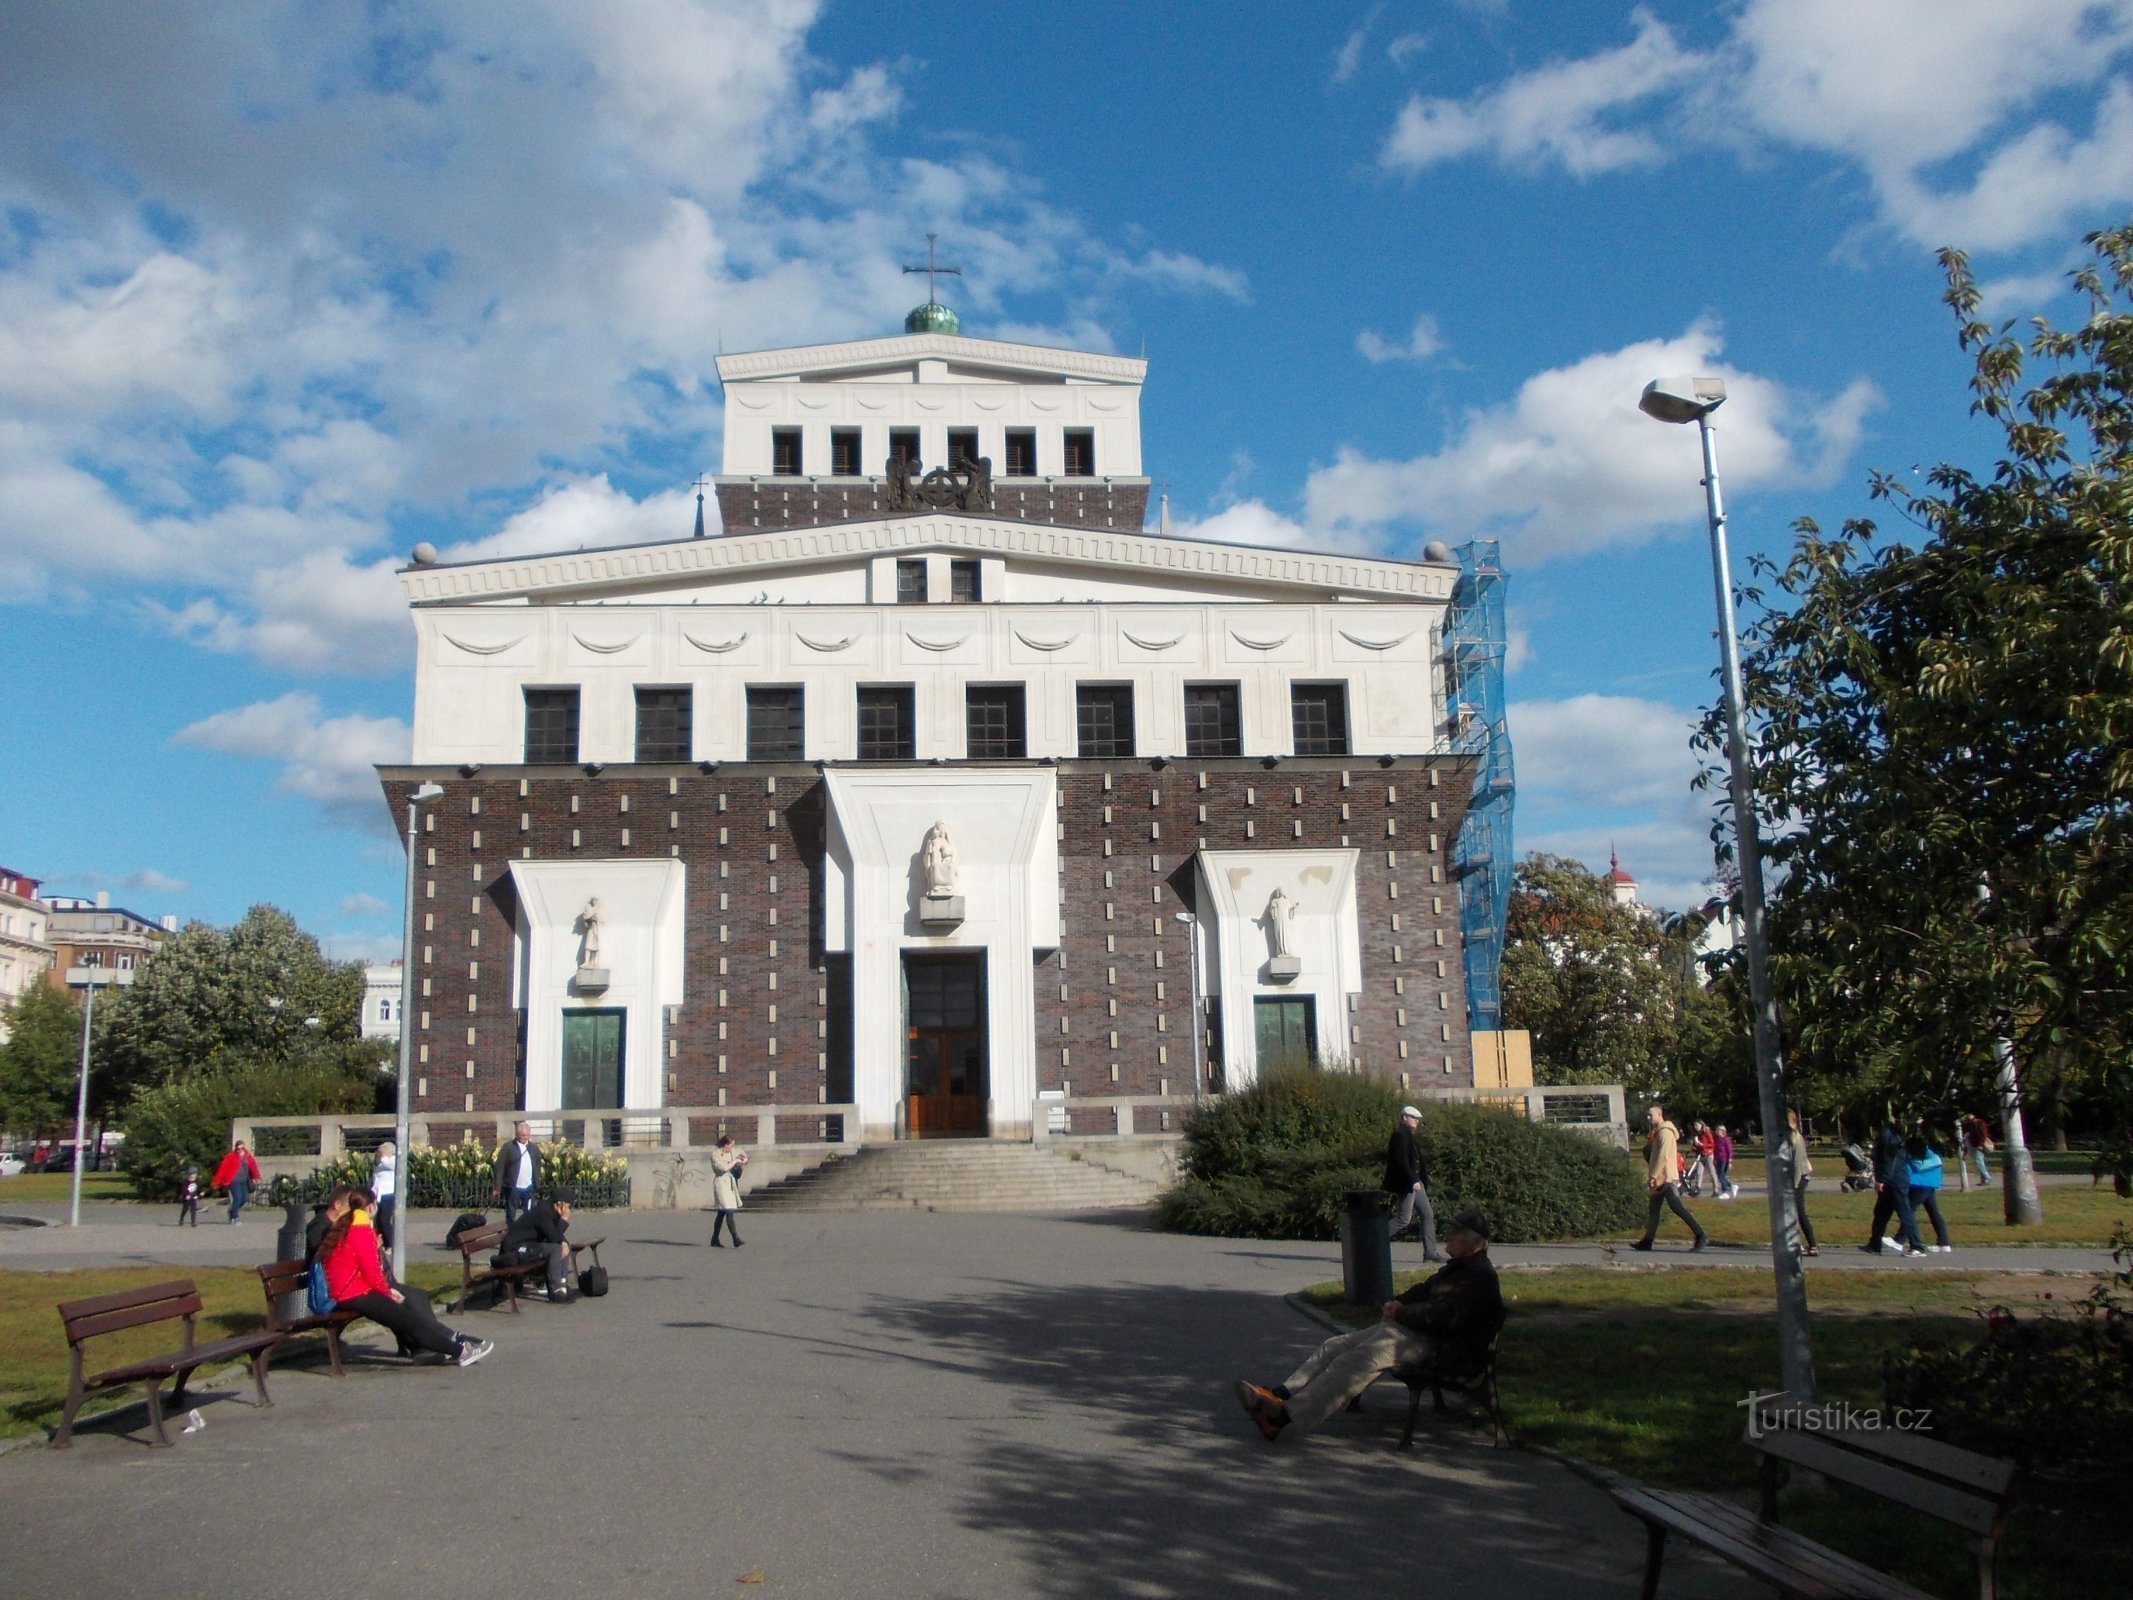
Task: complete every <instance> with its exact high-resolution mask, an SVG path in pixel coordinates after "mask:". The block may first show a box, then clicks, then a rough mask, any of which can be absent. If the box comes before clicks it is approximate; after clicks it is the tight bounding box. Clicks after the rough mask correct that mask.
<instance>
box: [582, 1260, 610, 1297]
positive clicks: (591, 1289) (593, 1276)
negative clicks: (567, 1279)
mask: <svg viewBox="0 0 2133 1600" xmlns="http://www.w3.org/2000/svg"><path fill="white" fill-rule="evenodd" d="M578 1293H580V1294H582V1295H584V1296H585V1298H586V1299H588V1300H597V1299H599V1298H600V1296H602V1295H603V1294H605V1293H607V1268H605V1267H603V1266H601V1265H599V1263H597V1262H595V1263H594V1264H593V1265H592V1266H589V1267H587V1268H586V1269H585V1270H584V1271H583V1272H581V1273H579V1274H578Z"/></svg>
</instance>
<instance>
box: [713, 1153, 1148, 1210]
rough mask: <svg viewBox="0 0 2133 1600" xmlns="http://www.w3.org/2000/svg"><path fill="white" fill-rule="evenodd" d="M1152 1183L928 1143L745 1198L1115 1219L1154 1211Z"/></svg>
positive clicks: (768, 1204)
mask: <svg viewBox="0 0 2133 1600" xmlns="http://www.w3.org/2000/svg"><path fill="white" fill-rule="evenodd" d="M1158 1192H1159V1191H1158V1190H1157V1188H1156V1186H1155V1185H1154V1184H1153V1183H1150V1182H1149V1181H1147V1180H1146V1179H1144V1178H1138V1177H1134V1176H1132V1175H1130V1174H1128V1173H1125V1172H1119V1171H1115V1170H1113V1169H1112V1168H1109V1167H1106V1166H1104V1165H1102V1164H1101V1163H1100V1162H1099V1161H1093V1160H1084V1159H1079V1158H1077V1156H1076V1155H1074V1154H1071V1153H1069V1152H1067V1151H1062V1150H1052V1149H1044V1148H1041V1147H1040V1146H1037V1145H1033V1144H1024V1143H1020V1142H1007V1141H1001V1142H998V1143H995V1142H993V1141H991V1140H985V1139H926V1140H915V1141H910V1142H905V1143H898V1144H887V1145H869V1146H868V1147H867V1148H865V1149H863V1150H860V1151H858V1152H857V1153H855V1154H853V1155H849V1156H833V1157H831V1158H830V1159H829V1160H827V1161H825V1162H823V1163H822V1164H821V1165H820V1166H816V1167H810V1168H808V1169H807V1170H806V1171H805V1172H800V1173H795V1174H794V1175H793V1176H791V1177H789V1178H781V1179H779V1180H778V1181H777V1182H775V1183H768V1184H765V1185H764V1186H763V1187H762V1188H760V1189H750V1190H748V1191H747V1194H746V1200H747V1206H748V1208H749V1209H750V1210H762V1211H913V1210H916V1211H1052V1212H1074V1211H1114V1210H1126V1209H1143V1208H1146V1207H1147V1206H1150V1205H1152V1204H1154V1203H1155V1197H1156V1195H1157V1193H1158Z"/></svg>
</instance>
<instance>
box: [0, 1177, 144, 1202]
mask: <svg viewBox="0 0 2133 1600" xmlns="http://www.w3.org/2000/svg"><path fill="white" fill-rule="evenodd" d="M73 1192H74V1174H73V1173H71V1172H18V1173H16V1174H15V1175H14V1176H13V1177H12V1178H0V1210H5V1209H6V1208H7V1207H8V1205H9V1204H11V1203H12V1204H17V1205H19V1204H24V1203H36V1202H44V1203H50V1202H55V1201H56V1202H58V1203H60V1204H64V1203H65V1202H66V1200H67V1198H68V1196H70V1195H71V1194H72V1193H73ZM81 1197H82V1199H84V1200H131V1199H132V1198H133V1185H132V1184H131V1183H130V1182H128V1181H127V1179H126V1175H125V1174H124V1173H121V1172H84V1173H83V1174H82V1175H81ZM172 1204H173V1205H174V1206H175V1204H176V1202H175V1201H173V1202H172Z"/></svg>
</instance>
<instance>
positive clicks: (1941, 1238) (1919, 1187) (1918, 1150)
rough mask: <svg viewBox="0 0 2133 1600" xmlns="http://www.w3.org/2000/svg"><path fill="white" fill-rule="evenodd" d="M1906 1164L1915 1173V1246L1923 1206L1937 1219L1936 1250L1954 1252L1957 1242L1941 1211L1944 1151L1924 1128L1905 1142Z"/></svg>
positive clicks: (1912, 1206)
mask: <svg viewBox="0 0 2133 1600" xmlns="http://www.w3.org/2000/svg"><path fill="white" fill-rule="evenodd" d="M1904 1165H1905V1166H1906V1167H1907V1168H1909V1170H1910V1177H1911V1242H1912V1243H1913V1245H1914V1246H1916V1245H1917V1239H1918V1212H1919V1210H1920V1208H1921V1207H1923V1208H1924V1210H1925V1213H1926V1216H1927V1217H1928V1218H1929V1219H1931V1221H1932V1223H1933V1245H1932V1249H1933V1252H1934V1254H1936V1255H1943V1256H1945V1255H1952V1254H1953V1253H1954V1251H1955V1246H1954V1245H1952V1244H1950V1243H1949V1242H1948V1224H1947V1221H1946V1219H1945V1218H1943V1217H1942V1216H1941V1214H1940V1186H1941V1179H1942V1170H1941V1169H1942V1166H1943V1163H1942V1161H1941V1158H1940V1152H1939V1151H1938V1150H1936V1149H1934V1148H1933V1146H1932V1143H1931V1142H1930V1141H1929V1140H1928V1139H1927V1138H1926V1131H1925V1129H1924V1128H1920V1129H1919V1130H1918V1131H1917V1132H1916V1133H1914V1134H1912V1135H1911V1137H1910V1140H1909V1142H1908V1143H1906V1144H1905V1146H1904ZM1919 1248H1923V1247H1922V1246H1919Z"/></svg>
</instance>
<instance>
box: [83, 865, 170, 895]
mask: <svg viewBox="0 0 2133 1600" xmlns="http://www.w3.org/2000/svg"><path fill="white" fill-rule="evenodd" d="M51 881H52V883H54V884H64V885H66V886H67V887H68V888H69V889H86V890H90V891H92V892H93V891H95V890H98V889H128V890H132V891H133V892H134V893H136V894H156V895H176V894H183V893H184V892H185V891H186V890H187V889H189V888H191V887H192V885H191V884H189V883H187V882H186V881H185V880H184V879H183V878H173V877H172V876H171V875H170V874H169V873H167V872H158V871H157V870H156V869H155V868H154V867H136V868H135V869H134V870H133V871H131V872H125V873H117V874H113V873H109V872H96V871H89V872H60V873H54V874H53V876H52V879H51Z"/></svg>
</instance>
